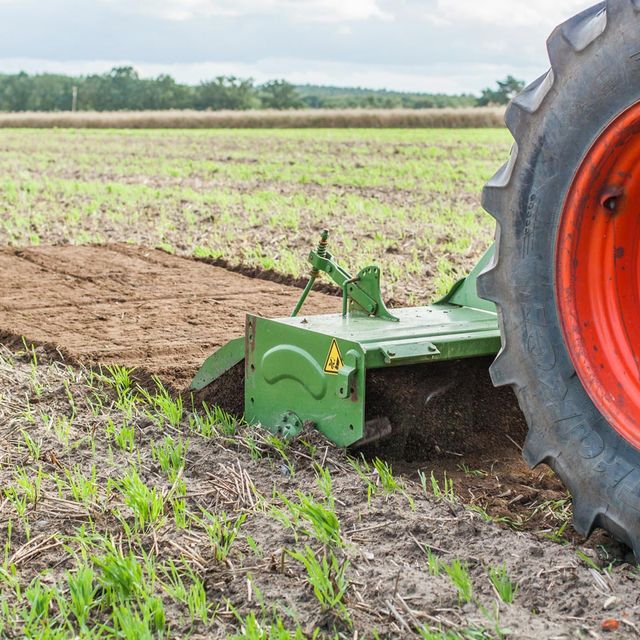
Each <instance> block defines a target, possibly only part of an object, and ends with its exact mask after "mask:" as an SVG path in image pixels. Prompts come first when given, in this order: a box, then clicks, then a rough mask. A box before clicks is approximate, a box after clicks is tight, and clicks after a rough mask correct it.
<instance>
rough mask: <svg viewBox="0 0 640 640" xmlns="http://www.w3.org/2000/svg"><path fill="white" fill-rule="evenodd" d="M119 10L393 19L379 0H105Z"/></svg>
mask: <svg viewBox="0 0 640 640" xmlns="http://www.w3.org/2000/svg"><path fill="white" fill-rule="evenodd" d="M1 1H2V0H0V2H1ZM102 2H103V3H105V4H108V5H109V6H110V7H111V8H112V9H113V10H115V11H116V12H118V11H120V12H123V13H127V14H131V13H137V14H142V15H147V16H153V17H156V18H160V19H164V20H175V21H186V20H193V19H198V18H203V17H204V18H209V17H215V16H222V17H233V18H241V17H243V18H247V19H250V18H251V17H255V16H265V15H276V16H281V17H282V18H284V19H289V20H293V21H296V22H312V23H313V22H324V23H341V22H351V21H361V20H370V19H385V20H387V19H390V18H391V15H390V14H389V13H387V12H385V11H383V10H382V9H381V8H380V7H379V6H378V3H377V0H137V2H134V3H131V2H128V1H126V0H102Z"/></svg>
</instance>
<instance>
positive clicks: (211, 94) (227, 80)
mask: <svg viewBox="0 0 640 640" xmlns="http://www.w3.org/2000/svg"><path fill="white" fill-rule="evenodd" d="M259 106H260V101H259V99H258V96H257V93H256V89H255V87H254V85H253V80H252V79H251V78H249V79H247V80H242V79H241V78H236V77H235V76H218V77H217V78H216V79H215V80H210V81H208V82H202V83H201V84H200V86H199V87H197V89H196V107H197V108H198V109H212V110H214V111H218V110H220V109H253V108H255V107H259Z"/></svg>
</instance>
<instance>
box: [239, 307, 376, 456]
mask: <svg viewBox="0 0 640 640" xmlns="http://www.w3.org/2000/svg"><path fill="white" fill-rule="evenodd" d="M303 321H304V320H303V319H300V322H303ZM246 332H247V335H246V338H247V357H246V363H245V372H246V379H245V418H246V419H247V420H248V421H249V422H260V423H261V424H262V425H263V426H265V427H267V428H269V429H270V430H272V431H275V432H279V433H281V434H284V432H285V430H287V429H288V427H289V426H290V424H291V420H288V421H285V420H283V417H285V416H287V417H290V416H291V414H294V415H295V416H298V417H299V419H300V421H301V423H302V422H303V423H306V424H307V425H308V426H313V427H315V428H317V429H318V430H320V431H321V432H322V433H324V434H325V435H326V436H327V437H328V438H329V439H330V440H332V441H333V442H335V443H336V444H337V445H339V446H343V447H346V446H348V445H350V444H353V443H354V442H357V441H358V440H360V439H361V438H362V437H363V435H364V431H363V430H364V393H365V362H364V353H363V351H362V348H361V347H360V345H359V344H358V343H357V342H354V341H351V340H347V339H344V338H340V337H338V338H336V344H337V347H338V349H339V352H340V357H341V359H342V362H343V365H344V366H342V367H340V369H339V372H338V373H329V372H327V370H326V369H327V368H329V369H330V370H331V367H329V365H328V363H327V360H328V357H329V355H330V353H331V351H332V344H333V339H334V337H333V336H331V335H330V334H327V333H318V332H315V331H307V330H306V329H305V328H304V325H303V324H302V325H301V326H292V325H289V324H288V323H286V322H284V321H283V320H268V319H266V318H258V317H256V316H248V317H247V326H246ZM347 369H352V371H346V370H347ZM288 435H292V433H291V431H289V433H288Z"/></svg>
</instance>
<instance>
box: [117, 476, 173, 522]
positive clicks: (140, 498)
mask: <svg viewBox="0 0 640 640" xmlns="http://www.w3.org/2000/svg"><path fill="white" fill-rule="evenodd" d="M117 484H118V487H119V490H120V492H121V494H122V497H123V498H124V501H125V504H126V505H127V506H128V507H129V508H130V509H131V510H132V511H133V515H134V518H135V526H136V529H139V530H144V529H145V528H146V527H147V526H148V525H154V524H157V523H158V522H159V520H160V518H161V517H162V515H163V513H164V497H163V496H162V494H161V493H160V492H159V491H158V490H157V489H156V488H155V487H153V488H150V487H148V486H147V485H146V484H145V483H144V482H143V481H142V479H141V478H140V476H139V475H138V472H137V471H136V469H135V468H134V467H131V468H130V469H129V472H128V473H127V474H126V475H125V476H124V477H123V478H122V479H121V480H120V482H119V483H117Z"/></svg>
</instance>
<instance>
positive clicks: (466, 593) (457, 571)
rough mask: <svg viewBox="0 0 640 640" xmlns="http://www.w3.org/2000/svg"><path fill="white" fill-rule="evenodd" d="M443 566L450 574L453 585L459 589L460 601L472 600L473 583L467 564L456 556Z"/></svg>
mask: <svg viewBox="0 0 640 640" xmlns="http://www.w3.org/2000/svg"><path fill="white" fill-rule="evenodd" d="M442 568H443V569H444V571H445V573H446V574H447V575H448V576H449V579H450V580H451V582H452V583H453V586H454V587H455V588H456V589H457V590H458V599H459V601H460V602H463V603H467V602H471V600H472V599H473V584H472V582H471V576H470V574H469V568H468V566H467V564H466V563H462V562H461V561H460V560H458V559H457V558H456V559H455V560H452V561H451V563H450V564H446V563H445V564H444V565H443V567H442Z"/></svg>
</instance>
